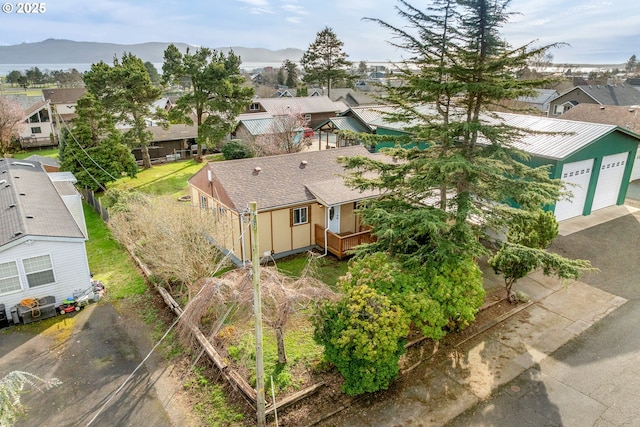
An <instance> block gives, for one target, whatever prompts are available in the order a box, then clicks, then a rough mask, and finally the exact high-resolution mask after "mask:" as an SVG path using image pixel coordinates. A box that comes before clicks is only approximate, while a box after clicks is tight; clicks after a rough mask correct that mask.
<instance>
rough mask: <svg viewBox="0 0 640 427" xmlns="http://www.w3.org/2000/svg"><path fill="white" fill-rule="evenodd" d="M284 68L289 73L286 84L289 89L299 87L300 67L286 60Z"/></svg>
mask: <svg viewBox="0 0 640 427" xmlns="http://www.w3.org/2000/svg"><path fill="white" fill-rule="evenodd" d="M282 68H284V69H285V70H286V71H287V80H286V82H285V84H286V85H287V87H290V88H295V87H297V86H298V66H297V65H296V64H295V63H294V62H291V61H289V60H288V59H286V60H285V61H284V63H283V64H282Z"/></svg>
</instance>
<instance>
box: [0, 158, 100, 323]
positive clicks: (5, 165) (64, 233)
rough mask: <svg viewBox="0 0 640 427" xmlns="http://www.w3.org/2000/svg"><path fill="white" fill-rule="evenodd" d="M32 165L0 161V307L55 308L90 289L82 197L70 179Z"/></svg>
mask: <svg viewBox="0 0 640 427" xmlns="http://www.w3.org/2000/svg"><path fill="white" fill-rule="evenodd" d="M54 175H55V177H54V179H52V178H51V177H50V176H49V174H47V173H46V172H45V170H44V168H43V167H42V166H41V165H40V163H37V162H28V161H24V160H15V159H8V158H5V159H0V304H4V308H5V310H6V312H7V317H8V318H11V315H10V314H9V313H10V311H11V308H12V307H15V306H16V305H18V304H20V303H21V301H23V300H25V299H31V298H35V299H39V298H43V297H53V298H55V302H56V304H60V303H62V301H63V300H64V299H65V298H68V297H71V296H73V293H74V291H81V290H82V291H84V290H86V289H88V288H89V287H90V286H91V276H90V273H89V264H88V261H87V253H86V249H85V241H86V240H87V232H86V225H85V222H84V215H83V211H82V199H81V197H80V195H79V194H78V192H77V191H76V190H75V187H74V186H73V176H72V175H71V174H69V173H68V172H67V173H59V174H54Z"/></svg>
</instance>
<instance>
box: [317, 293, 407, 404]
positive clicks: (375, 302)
mask: <svg viewBox="0 0 640 427" xmlns="http://www.w3.org/2000/svg"><path fill="white" fill-rule="evenodd" d="M315 320H316V322H315V324H314V326H315V331H314V339H315V340H316V342H318V343H319V344H322V345H324V347H325V353H324V355H325V358H326V360H327V361H329V362H331V363H332V364H334V365H335V366H336V368H337V369H338V371H339V372H340V373H341V374H342V376H343V377H344V379H345V383H344V385H343V386H342V391H343V392H345V393H347V394H349V395H357V394H361V393H367V392H374V391H378V390H381V389H386V388H388V386H389V384H390V383H391V382H392V381H393V380H394V379H395V378H396V377H397V376H398V372H399V366H398V360H399V358H400V356H401V355H402V354H404V352H405V348H404V344H405V342H406V336H407V334H408V333H409V322H410V321H409V318H408V317H407V316H406V314H405V313H404V311H403V310H402V309H401V308H400V307H398V306H397V305H394V304H393V303H392V302H391V301H390V300H389V298H387V297H386V296H384V295H381V294H379V293H378V292H376V290H375V289H373V288H371V287H369V286H366V285H358V286H354V287H353V288H352V289H351V290H350V292H349V293H348V294H347V295H346V296H345V297H344V298H343V299H342V300H340V301H338V302H337V303H326V304H325V305H324V306H323V309H322V310H321V314H320V315H319V316H317V317H316V319H315Z"/></svg>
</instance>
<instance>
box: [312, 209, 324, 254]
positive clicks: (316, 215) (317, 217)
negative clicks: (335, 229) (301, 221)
mask: <svg viewBox="0 0 640 427" xmlns="http://www.w3.org/2000/svg"><path fill="white" fill-rule="evenodd" d="M326 215H327V212H326V210H325V207H324V206H322V205H319V204H318V203H314V204H312V205H311V241H312V242H313V243H314V244H315V242H316V235H315V232H316V230H315V227H314V225H315V224H320V225H321V226H322V228H325V227H326V224H325V220H326Z"/></svg>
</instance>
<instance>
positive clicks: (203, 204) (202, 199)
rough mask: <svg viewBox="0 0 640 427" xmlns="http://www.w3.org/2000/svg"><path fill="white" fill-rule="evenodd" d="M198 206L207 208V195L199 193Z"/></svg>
mask: <svg viewBox="0 0 640 427" xmlns="http://www.w3.org/2000/svg"><path fill="white" fill-rule="evenodd" d="M200 207H201V208H202V209H207V196H204V195H202V194H201V195H200Z"/></svg>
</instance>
